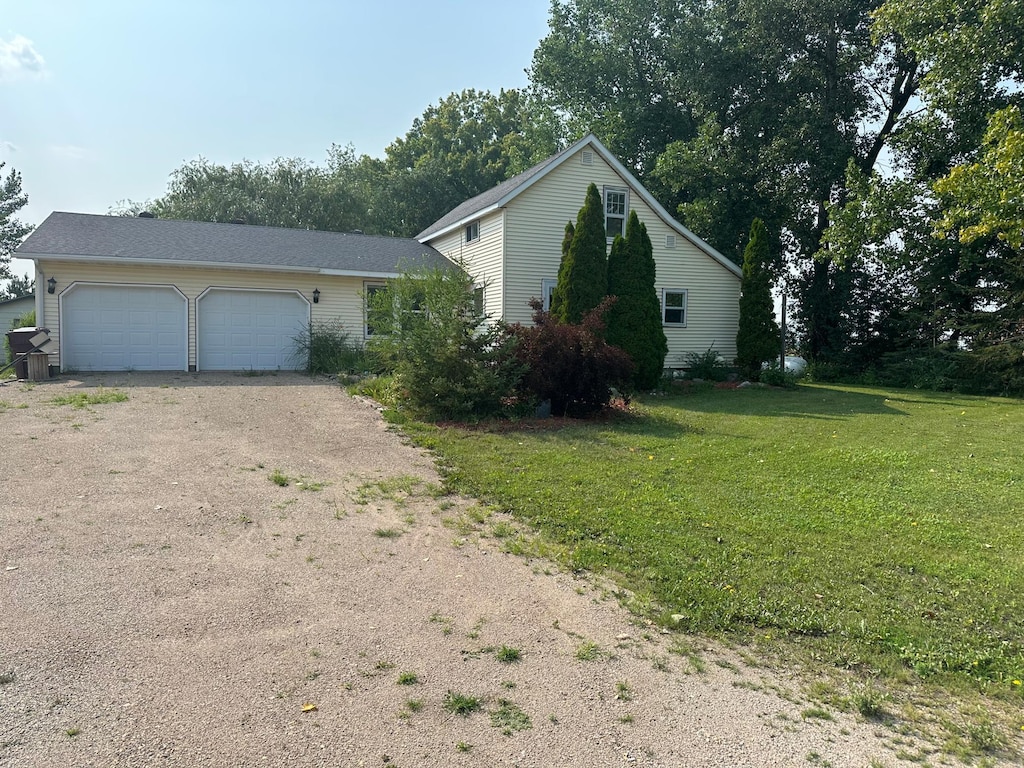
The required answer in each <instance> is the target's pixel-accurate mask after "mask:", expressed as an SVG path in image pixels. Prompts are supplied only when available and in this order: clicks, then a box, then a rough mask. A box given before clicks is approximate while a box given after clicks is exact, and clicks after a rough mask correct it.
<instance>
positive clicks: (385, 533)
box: [373, 528, 404, 539]
mask: <svg viewBox="0 0 1024 768" xmlns="http://www.w3.org/2000/svg"><path fill="white" fill-rule="evenodd" d="M403 533H404V531H400V530H399V529H397V528H377V529H376V530H375V531H374V532H373V535H374V536H376V537H377V538H380V539H397V538H398V537H399V536H401V535H402V534H403Z"/></svg>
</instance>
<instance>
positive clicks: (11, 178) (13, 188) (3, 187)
mask: <svg viewBox="0 0 1024 768" xmlns="http://www.w3.org/2000/svg"><path fill="white" fill-rule="evenodd" d="M4 165H6V164H5V163H0V280H6V279H8V278H9V277H10V276H11V254H12V253H13V252H14V249H15V248H17V247H18V246H19V245H21V241H22V240H24V239H25V236H26V235H27V234H28V233H29V232H31V231H32V227H29V226H26V225H25V224H22V223H21V222H20V221H19V220H18V219H17V218H15V214H16V213H17V212H18V211H20V210H21V209H22V208H24V207H25V206H26V205H27V204H28V195H26V194H25V193H24V192H22V190H21V174H20V173H18V172H17V171H16V170H14V169H13V168H12V169H11V170H10V171H8V173H7V176H6V178H5V177H4V175H3V169H4Z"/></svg>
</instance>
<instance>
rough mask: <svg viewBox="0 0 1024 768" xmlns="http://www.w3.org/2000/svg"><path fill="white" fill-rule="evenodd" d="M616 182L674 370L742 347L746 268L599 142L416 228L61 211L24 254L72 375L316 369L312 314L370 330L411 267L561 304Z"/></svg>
mask: <svg viewBox="0 0 1024 768" xmlns="http://www.w3.org/2000/svg"><path fill="white" fill-rule="evenodd" d="M592 182H593V183H595V184H597V186H598V188H599V189H601V190H602V194H603V198H604V205H605V222H606V226H607V230H608V234H609V240H608V243H609V245H610V244H611V241H612V236H613V235H614V234H615V233H618V232H624V228H625V224H626V219H627V217H628V216H629V213H630V211H636V212H637V214H638V216H639V217H640V219H641V221H643V222H645V223H646V225H647V231H648V233H649V234H650V237H651V240H652V242H653V244H654V259H655V264H656V268H657V283H656V288H657V291H658V296H659V299H660V301H661V304H662V319H663V321H664V328H665V335H666V336H667V337H668V343H669V357H668V359H667V361H666V365H667V366H669V367H680V366H681V365H682V363H683V356H684V355H685V354H686V353H688V352H703V351H705V350H707V349H708V348H710V347H712V346H713V347H714V349H716V350H718V351H719V352H720V353H721V354H722V355H724V356H725V357H726V358H727V359H728V358H731V357H733V356H734V355H735V351H736V330H737V326H738V324H739V294H740V278H741V271H740V269H739V267H737V266H736V265H735V264H733V263H732V262H731V261H729V260H728V259H726V258H725V257H724V256H722V255H721V254H720V253H718V252H717V251H716V250H715V249H714V248H712V247H711V246H709V245H708V244H707V243H705V242H704V241H702V240H701V239H700V238H698V237H697V236H696V235H694V234H693V233H692V232H690V231H689V230H687V229H686V228H685V227H683V226H682V225H681V224H679V223H678V222H677V221H675V220H674V219H673V218H672V217H671V216H670V215H669V214H668V213H667V212H666V211H665V209H664V208H662V206H661V205H659V204H658V202H657V201H656V200H655V199H654V198H653V197H652V196H651V195H650V193H648V192H647V190H645V189H644V188H643V186H642V185H641V184H640V183H639V182H638V181H637V180H636V179H635V178H634V177H633V175H632V174H631V173H630V172H629V171H628V170H627V169H626V168H625V167H624V166H623V165H622V164H621V163H620V162H619V161H618V160H616V159H615V158H614V157H613V156H612V155H611V153H609V152H608V150H607V149H606V148H605V147H604V146H603V145H602V144H601V143H600V142H599V141H598V140H597V139H596V138H595V137H594V136H587V137H585V138H583V139H581V140H580V141H578V142H576V143H575V144H573V145H572V146H570V147H568V148H567V149H566V150H564V151H562V152H560V153H558V154H556V155H554V156H553V157H551V158H549V159H547V160H545V161H544V162H542V163H540V164H539V165H536V166H534V167H533V168H531V169H530V170H528V171H526V172H524V173H522V174H520V175H518V176H516V177H514V178H512V179H509V180H508V181H505V182H503V183H502V184H499V185H498V186H497V187H495V188H494V189H492V190H489V191H488V192H485V193H483V194H482V195H478V196H477V197H474V198H473V199H471V200H468V201H466V202H465V203H463V204H462V205H460V206H458V207H457V208H456V209H455V210H453V211H451V212H450V213H449V214H447V215H446V216H444V217H442V218H441V219H440V220H439V221H437V222H436V223H434V224H433V225H431V226H430V227H428V228H427V229H426V230H424V231H423V232H421V233H420V234H419V235H418V236H417V237H416V238H415V239H412V238H410V239H402V238H388V237H374V236H367V235H363V234H358V233H337V232H318V231H308V230H299V229H280V228H274V227H258V226H251V225H244V224H215V223H208V222H194V221H177V220H164V219H155V218H151V217H137V218H128V217H119V216H97V215H91V214H78V213H59V212H58V213H53V214H51V215H50V216H49V217H48V218H47V219H46V220H45V221H44V222H43V223H42V224H40V225H39V226H38V227H37V228H36V230H35V231H34V232H33V233H32V234H31V235H30V236H29V237H28V238H27V239H26V240H25V242H24V243H22V244H21V245H20V246H19V247H18V249H17V251H16V253H15V256H16V257H17V258H21V259H31V260H32V261H33V262H34V263H35V267H36V276H35V279H36V297H35V308H36V319H37V323H36V324H37V325H39V326H45V327H48V328H49V329H50V331H51V337H53V339H54V340H55V345H54V347H55V348H56V349H57V350H58V352H57V353H56V354H55V357H56V358H57V359H53V358H51V363H52V364H59V365H60V368H61V370H82V371H85V370H178V371H185V370H189V371H196V370H199V371H205V370H274V369H278V368H280V369H289V368H301V367H304V361H303V360H299V359H297V357H296V356H295V354H294V350H295V348H296V345H295V339H296V337H298V336H299V335H300V334H301V333H302V332H303V330H304V329H306V328H307V327H308V325H309V323H310V322H314V323H316V322H319V321H328V320H330V321H339V322H340V323H341V324H342V325H343V326H344V327H345V328H346V329H348V331H349V333H350V335H351V338H352V340H353V341H355V342H361V341H362V340H363V339H364V338H365V337H366V335H367V334H368V332H369V329H368V328H367V327H366V319H365V311H364V297H365V296H366V295H369V294H372V293H373V291H375V290H377V289H378V288H379V287H380V286H382V285H384V284H385V282H386V281H387V279H388V278H391V277H395V276H397V275H398V274H400V273H401V272H402V271H403V269H405V268H411V267H419V266H425V267H444V268H450V267H451V266H452V263H453V262H454V263H458V264H461V265H463V266H464V267H465V268H466V269H467V271H468V272H469V273H470V274H471V275H472V276H473V278H474V279H475V280H477V281H479V284H480V287H481V288H482V293H483V302H484V311H485V312H486V313H487V314H489V315H491V316H492V317H495V318H500V319H503V320H505V321H507V322H510V323H513V322H521V323H529V322H530V315H531V310H530V308H529V306H528V305H527V302H528V301H529V300H530V299H531V298H533V297H536V298H540V299H542V300H543V301H544V303H545V305H547V303H548V302H549V301H550V297H551V292H552V291H553V289H554V286H555V282H556V278H557V276H558V266H559V263H560V261H561V243H562V237H563V233H564V229H565V224H566V222H568V221H575V219H576V215H577V213H578V211H579V209H580V207H581V206H582V205H583V200H584V197H585V194H586V190H587V187H588V185H589V184H590V183H592Z"/></svg>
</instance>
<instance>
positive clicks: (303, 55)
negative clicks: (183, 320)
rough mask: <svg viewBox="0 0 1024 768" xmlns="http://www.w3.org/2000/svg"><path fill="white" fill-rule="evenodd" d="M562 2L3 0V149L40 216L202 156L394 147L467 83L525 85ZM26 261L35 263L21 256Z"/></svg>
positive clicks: (93, 201) (97, 209)
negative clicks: (551, 12) (554, 7)
mask: <svg viewBox="0 0 1024 768" xmlns="http://www.w3.org/2000/svg"><path fill="white" fill-rule="evenodd" d="M548 8H549V0H519V1H518V2H516V3H497V2H489V1H488V0H484V1H483V2H463V1H462V0H456V1H452V0H442V2H439V3H423V2H410V1H408V0H378V2H351V1H350V0H336V1H334V2H330V1H329V0H292V1H291V2H260V1H259V0H249V2H241V1H240V0H205V1H204V2H194V1H193V0H176V1H175V2H153V1H151V0H132V2H122V1H121V0H96V1H95V2H90V3H85V2H81V0H64V1H63V2H60V1H57V0H32V2H18V1H17V0H0V161H2V162H5V163H6V164H7V165H6V167H5V168H4V169H3V173H4V174H5V175H6V173H7V172H8V171H9V170H10V169H11V168H15V169H17V170H18V171H19V172H20V173H21V174H22V182H23V189H24V191H25V192H26V193H27V194H28V195H29V204H28V205H27V206H26V207H25V208H23V209H22V211H21V213H20V214H19V218H21V219H22V220H23V221H24V222H25V223H27V224H31V225H35V224H38V223H39V222H41V221H42V220H43V219H44V218H46V216H47V215H49V213H50V212H51V211H54V210H61V211H77V212H82V213H106V212H107V211H108V209H109V208H110V207H111V206H112V205H114V204H115V203H116V202H117V201H118V200H122V199H125V198H130V199H132V200H145V199H147V198H153V197H158V196H159V195H161V194H163V192H164V191H165V189H166V186H167V178H168V176H169V175H170V173H171V171H173V170H174V169H175V168H178V167H179V166H181V165H182V164H183V163H185V162H186V161H188V160H191V159H193V158H195V157H198V156H200V155H202V156H203V157H205V158H207V159H209V160H212V161H214V162H220V163H232V162H237V161H240V160H242V159H245V158H248V159H251V160H257V161H266V160H270V159H273V158H275V157H302V158H305V159H307V160H311V161H313V162H316V163H322V162H323V161H324V160H325V158H326V153H327V150H328V148H329V147H330V146H331V144H332V143H337V144H349V143H351V144H353V145H354V146H355V150H356V152H357V153H358V154H369V155H373V156H381V155H382V154H383V152H384V148H385V147H386V146H387V145H388V144H389V143H390V142H391V141H393V140H394V139H395V138H397V137H399V136H402V135H404V134H405V132H406V131H407V130H408V129H409V127H410V126H411V124H412V121H413V119H414V118H416V117H418V116H419V115H421V114H422V113H423V111H424V110H425V109H426V108H427V107H428V106H429V105H430V104H434V103H436V102H437V101H438V100H439V99H441V98H443V97H444V96H446V95H448V94H449V93H451V92H453V91H461V90H463V89H466V88H476V89H478V90H492V91H497V90H499V89H500V88H516V87H521V86H524V85H526V83H527V76H526V74H525V72H524V70H525V69H526V68H527V67H529V65H530V60H531V57H532V55H533V51H534V49H535V48H536V47H537V43H538V42H539V41H540V39H541V38H542V37H543V36H544V35H545V33H546V31H547V18H548ZM14 266H15V268H16V269H17V271H19V272H25V271H27V269H28V267H30V264H28V263H27V262H18V261H15V262H14Z"/></svg>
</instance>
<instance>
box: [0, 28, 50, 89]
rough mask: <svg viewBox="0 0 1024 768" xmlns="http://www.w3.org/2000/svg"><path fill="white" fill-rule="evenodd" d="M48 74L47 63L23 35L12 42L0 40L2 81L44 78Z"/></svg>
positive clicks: (14, 38) (0, 78) (11, 40)
mask: <svg viewBox="0 0 1024 768" xmlns="http://www.w3.org/2000/svg"><path fill="white" fill-rule="evenodd" d="M44 74H46V61H45V60H44V59H43V57H42V56H40V55H39V52H38V51H37V50H36V49H35V47H34V46H33V45H32V41H31V40H29V39H28V38H27V37H23V36H22V35H15V36H14V37H13V38H12V39H10V40H2V39H0V80H16V79H18V78H22V77H42V76H43V75H44Z"/></svg>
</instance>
